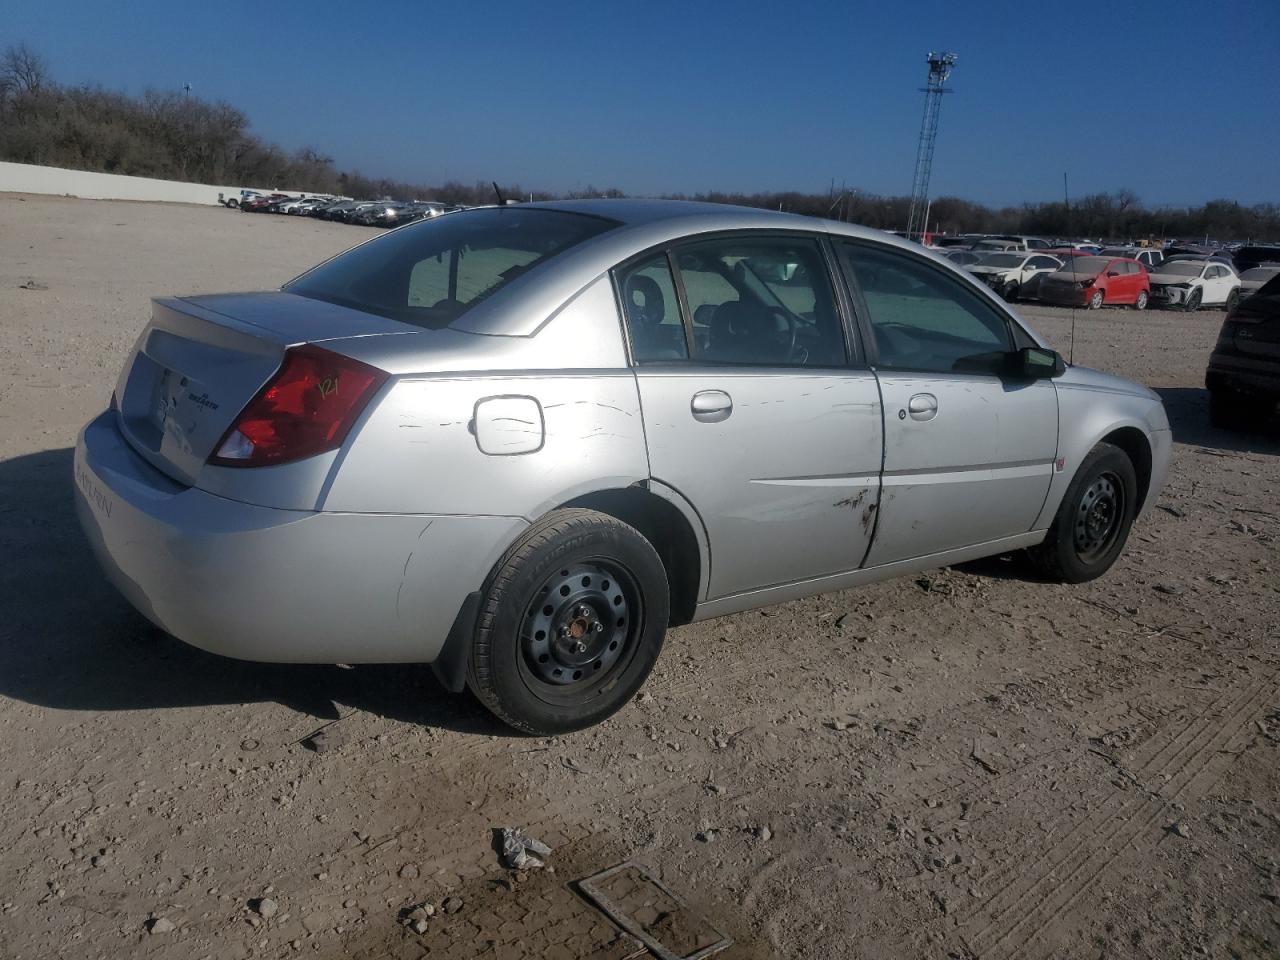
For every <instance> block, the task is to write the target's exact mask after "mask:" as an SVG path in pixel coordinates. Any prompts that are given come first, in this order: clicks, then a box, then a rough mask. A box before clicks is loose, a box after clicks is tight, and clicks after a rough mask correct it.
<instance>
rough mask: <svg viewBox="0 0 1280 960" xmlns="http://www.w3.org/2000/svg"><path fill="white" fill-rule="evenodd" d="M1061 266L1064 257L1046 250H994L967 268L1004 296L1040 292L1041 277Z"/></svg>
mask: <svg viewBox="0 0 1280 960" xmlns="http://www.w3.org/2000/svg"><path fill="white" fill-rule="evenodd" d="M1061 268H1062V261H1061V260H1059V259H1058V258H1057V257H1051V256H1049V255H1047V254H1039V253H1037V254H1031V253H992V254H989V255H987V256H985V257H983V258H982V259H981V260H979V261H978V262H977V263H975V264H972V265H970V266H969V268H968V270H969V272H970V273H972V274H973V275H974V276H975V277H977V278H978V279H979V280H981V281H982V282H983V283H985V284H986V285H987V286H989V287H990V288H991V289H992V290H994V291H995V292H996V293H998V294H1000V296H1001V297H1002V298H1004V299H1005V300H1021V299H1023V298H1026V297H1035V296H1039V292H1040V281H1041V279H1042V278H1043V277H1044V276H1045V275H1046V274H1050V273H1053V272H1054V271H1055V270H1059V269H1061Z"/></svg>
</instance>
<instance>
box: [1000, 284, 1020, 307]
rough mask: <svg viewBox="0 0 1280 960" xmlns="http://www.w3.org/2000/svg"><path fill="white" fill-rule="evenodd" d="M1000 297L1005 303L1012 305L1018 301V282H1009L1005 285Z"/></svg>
mask: <svg viewBox="0 0 1280 960" xmlns="http://www.w3.org/2000/svg"><path fill="white" fill-rule="evenodd" d="M1000 296H1001V297H1002V298H1003V299H1004V301H1005V302H1006V303H1013V302H1014V301H1016V300H1017V299H1018V281H1017V280H1010V281H1009V282H1008V283H1007V284H1005V287H1004V290H1003V291H1002V292H1001V294H1000Z"/></svg>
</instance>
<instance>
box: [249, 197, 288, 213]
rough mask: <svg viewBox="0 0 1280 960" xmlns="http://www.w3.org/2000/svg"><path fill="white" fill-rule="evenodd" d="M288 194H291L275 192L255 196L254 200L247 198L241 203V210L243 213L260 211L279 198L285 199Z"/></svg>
mask: <svg viewBox="0 0 1280 960" xmlns="http://www.w3.org/2000/svg"><path fill="white" fill-rule="evenodd" d="M288 196H289V194H287V193H273V194H270V195H263V196H259V197H254V198H253V199H252V200H246V201H245V202H244V203H242V204H240V210H241V212H242V213H259V212H261V211H262V209H263V208H264V207H265V206H266V205H267V204H269V203H275V202H276V201H277V200H283V199H285V198H286V197H288Z"/></svg>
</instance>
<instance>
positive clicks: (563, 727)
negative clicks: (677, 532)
mask: <svg viewBox="0 0 1280 960" xmlns="http://www.w3.org/2000/svg"><path fill="white" fill-rule="evenodd" d="M483 593H484V599H483V601H482V604H481V608H480V614H479V617H478V619H477V624H476V633H475V638H474V642H473V644H472V648H471V656H470V661H469V663H468V668H467V682H468V684H469V686H470V687H471V689H472V690H473V691H474V692H475V694H476V696H477V697H478V698H479V699H480V701H481V702H482V703H483V704H484V705H485V706H486V707H488V708H489V710H491V711H492V712H493V713H494V714H495V715H496V716H497V717H498V718H499V719H500V720H502V721H504V722H505V723H507V724H509V725H510V726H512V727H515V728H516V729H517V730H522V731H524V732H526V733H532V734H539V735H552V734H558V733H567V732H568V731H570V730H578V729H581V728H583V727H588V726H591V725H592V724H596V723H599V722H600V721H602V720H604V719H606V718H607V717H609V716H610V715H612V714H613V713H615V712H616V711H617V710H618V709H619V708H621V707H622V706H623V705H624V704H626V703H627V701H628V700H630V699H631V697H632V696H633V695H634V694H635V693H636V691H637V690H638V689H639V688H640V685H641V684H643V683H644V681H645V678H646V677H648V676H649V671H650V670H651V669H652V668H653V664H654V662H655V661H656V660H657V659H658V654H659V652H660V651H661V650H662V641H663V637H664V635H665V633H666V628H667V619H668V616H669V613H670V594H669V590H668V586H667V576H666V571H665V569H664V568H663V565H662V561H661V559H660V558H659V557H658V554H657V552H656V551H655V550H654V549H653V546H652V545H651V544H650V543H649V541H648V540H646V539H645V538H644V537H643V536H642V535H641V534H640V533H639V531H637V530H636V529H635V528H634V527H631V526H628V525H627V524H625V523H623V522H622V521H621V520H617V519H615V518H614V517H611V516H609V515H608V514H604V513H599V512H597V511H594V510H581V509H571V510H557V511H554V512H553V513H550V514H548V515H547V516H546V517H544V518H543V519H541V520H539V521H538V522H537V523H535V524H534V525H533V526H531V527H530V528H529V529H528V530H527V531H526V532H525V534H524V535H523V536H522V537H521V538H520V539H519V540H517V541H516V543H515V544H514V545H513V546H512V547H511V548H510V549H509V550H508V551H507V552H506V554H505V555H504V556H503V557H502V559H501V560H500V561H498V565H497V567H496V568H495V569H494V571H493V573H492V574H491V575H490V576H489V579H488V581H487V582H486V584H485V586H484V590H483Z"/></svg>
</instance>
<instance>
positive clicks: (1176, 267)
mask: <svg viewBox="0 0 1280 960" xmlns="http://www.w3.org/2000/svg"><path fill="white" fill-rule="evenodd" d="M1203 269H1204V264H1203V263H1200V262H1199V261H1195V260H1192V261H1187V260H1175V261H1173V262H1172V263H1170V262H1169V261H1167V260H1166V261H1165V262H1164V263H1162V264H1160V271H1159V272H1160V273H1170V274H1173V276H1175V277H1198V276H1200V272H1201V271H1202V270H1203Z"/></svg>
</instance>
